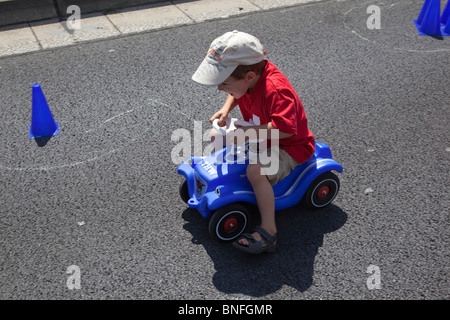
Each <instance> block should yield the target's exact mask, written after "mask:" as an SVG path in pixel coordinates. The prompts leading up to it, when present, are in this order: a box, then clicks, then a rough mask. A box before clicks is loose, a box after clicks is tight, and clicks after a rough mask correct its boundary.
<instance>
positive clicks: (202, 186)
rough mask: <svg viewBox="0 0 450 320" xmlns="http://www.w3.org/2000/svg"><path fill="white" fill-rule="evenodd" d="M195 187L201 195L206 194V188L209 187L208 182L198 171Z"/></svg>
mask: <svg viewBox="0 0 450 320" xmlns="http://www.w3.org/2000/svg"><path fill="white" fill-rule="evenodd" d="M195 188H196V189H195V190H196V192H197V194H198V195H200V196H202V195H204V194H205V192H206V189H208V184H207V183H206V181H205V180H204V179H202V178H201V177H200V175H199V174H198V173H197V172H196V173H195Z"/></svg>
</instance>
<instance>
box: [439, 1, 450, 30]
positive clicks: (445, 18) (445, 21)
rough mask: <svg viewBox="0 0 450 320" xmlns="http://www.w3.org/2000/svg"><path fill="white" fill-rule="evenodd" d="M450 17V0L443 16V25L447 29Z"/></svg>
mask: <svg viewBox="0 0 450 320" xmlns="http://www.w3.org/2000/svg"><path fill="white" fill-rule="evenodd" d="M449 17H450V0H448V1H447V4H446V5H445V8H444V11H443V12H442V16H441V25H442V26H444V27H445V25H446V24H448V18H449Z"/></svg>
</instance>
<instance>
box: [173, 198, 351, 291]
mask: <svg viewBox="0 0 450 320" xmlns="http://www.w3.org/2000/svg"><path fill="white" fill-rule="evenodd" d="M276 214H277V227H278V247H277V251H276V252H275V253H270V254H261V255H249V254H247V253H245V252H241V251H239V250H237V249H235V248H234V247H233V246H232V245H231V243H220V242H218V241H216V240H214V239H212V238H211V237H210V235H209V233H208V219H204V218H203V217H202V216H201V215H200V214H199V213H198V212H197V211H196V210H193V209H190V208H188V209H186V210H185V211H184V212H183V214H182V217H183V219H184V220H186V221H187V223H186V224H185V225H184V229H186V230H187V231H189V232H190V233H191V234H192V243H194V244H196V245H202V246H203V247H204V248H205V249H206V252H207V253H208V254H209V256H210V257H211V259H212V261H214V267H215V269H216V273H215V274H214V276H213V279H212V283H213V284H214V286H215V287H216V288H217V289H218V290H219V291H221V292H223V293H229V294H231V293H239V294H245V295H249V296H252V297H261V296H265V295H267V294H270V293H273V292H276V291H277V290H279V289H280V288H281V287H282V286H283V285H288V286H291V287H293V288H295V289H296V290H298V291H300V292H303V291H305V290H307V289H308V288H309V287H310V286H311V285H312V282H313V275H314V259H315V256H316V254H317V252H318V249H319V247H321V246H322V244H323V237H324V235H325V234H326V233H330V232H333V231H335V230H337V229H339V228H341V227H342V226H343V225H344V224H345V222H346V221H347V214H346V213H345V212H344V211H342V210H341V209H340V208H339V207H337V206H334V205H330V206H329V207H327V208H324V209H321V210H318V211H310V210H305V209H303V208H302V207H300V206H295V207H293V208H290V209H288V210H282V211H278V212H277V213H276ZM253 220H254V222H253V223H252V225H257V223H258V219H253ZM255 220H256V221H255ZM250 229H252V226H251V227H250Z"/></svg>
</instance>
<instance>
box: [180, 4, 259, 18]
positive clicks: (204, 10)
mask: <svg viewBox="0 0 450 320" xmlns="http://www.w3.org/2000/svg"><path fill="white" fill-rule="evenodd" d="M173 4H174V5H176V6H177V7H178V8H179V9H180V10H182V11H183V12H184V13H185V14H186V15H188V16H189V17H190V18H191V19H192V20H194V21H195V22H202V21H205V20H210V19H218V18H226V17H230V16H234V15H238V14H242V13H247V12H253V11H258V10H260V8H258V7H257V6H255V5H253V4H252V3H251V2H249V1H246V0H228V1H223V0H198V1H194V2H192V1H188V0H176V1H173Z"/></svg>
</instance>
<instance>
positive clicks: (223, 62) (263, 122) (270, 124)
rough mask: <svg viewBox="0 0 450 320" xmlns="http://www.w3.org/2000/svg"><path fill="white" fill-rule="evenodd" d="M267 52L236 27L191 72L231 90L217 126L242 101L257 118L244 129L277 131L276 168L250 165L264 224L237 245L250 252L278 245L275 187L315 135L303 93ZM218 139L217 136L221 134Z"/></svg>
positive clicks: (247, 114)
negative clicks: (269, 171) (268, 169)
mask: <svg viewBox="0 0 450 320" xmlns="http://www.w3.org/2000/svg"><path fill="white" fill-rule="evenodd" d="M264 55H265V50H264V49H263V47H262V45H261V43H260V41H259V40H258V39H257V38H255V37H254V36H252V35H249V34H247V33H244V32H239V31H236V30H235V31H232V32H227V33H225V34H223V35H222V36H220V37H218V38H217V39H215V40H214V41H213V42H212V43H211V46H210V48H209V51H208V52H207V54H206V58H205V59H204V60H203V62H202V63H201V65H200V66H199V67H198V69H197V71H196V72H195V74H194V75H193V76H192V79H193V80H194V81H196V82H198V83H200V84H203V85H210V86H217V87H218V90H220V91H224V92H227V93H228V96H227V99H226V101H225V103H224V105H223V107H222V108H221V109H220V110H219V111H218V112H216V113H215V114H214V115H213V116H212V117H211V119H210V121H211V122H212V121H213V120H215V119H219V125H220V126H224V125H225V124H226V119H227V117H228V114H229V113H230V111H231V110H233V108H235V107H236V106H239V108H240V110H241V113H242V115H243V118H244V120H245V121H252V123H254V125H252V126H245V127H239V128H240V129H242V130H244V131H246V130H255V131H256V132H257V135H258V138H259V137H260V136H261V135H262V130H265V132H264V136H265V137H268V139H269V140H270V137H271V136H272V135H273V133H274V130H278V138H279V140H278V145H279V150H278V152H279V159H278V160H279V169H278V172H277V173H276V174H273V175H272V174H271V175H266V174H265V171H264V166H263V165H262V164H261V163H260V162H257V163H250V164H249V165H248V167H247V177H248V179H249V181H250V183H251V185H252V187H253V190H254V192H255V196H256V200H257V203H258V208H259V211H260V214H261V225H260V226H259V227H257V228H255V232H253V233H252V234H243V235H242V237H241V238H239V239H238V240H237V241H235V242H234V243H233V246H235V247H236V248H238V249H241V250H243V251H246V252H249V253H261V252H273V251H274V250H275V248H276V245H277V228H276V224H275V198H274V193H273V189H272V186H273V185H275V184H276V183H277V182H278V181H279V180H282V179H283V178H285V177H286V176H288V175H289V173H290V172H291V170H293V169H294V168H295V167H296V166H298V165H299V164H302V163H303V162H305V161H306V160H308V159H309V158H310V157H311V156H312V155H313V153H314V151H315V142H314V136H313V134H312V133H311V131H310V130H309V129H308V124H307V119H306V115H305V111H304V109H303V105H302V102H301V101H300V98H299V96H298V95H297V93H296V92H295V90H294V89H293V88H292V86H291V84H290V83H289V81H288V80H287V78H286V77H285V76H284V75H283V74H282V73H281V72H280V71H279V70H278V69H277V67H275V66H274V65H273V64H272V63H270V62H269V61H268V60H266V59H264ZM237 127H238V126H237ZM274 136H276V135H274ZM215 138H216V139H217V138H219V134H217V135H216V136H215ZM216 141H217V140H216ZM275 145H276V144H275Z"/></svg>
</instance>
